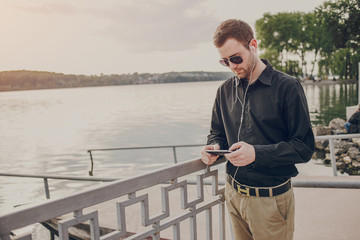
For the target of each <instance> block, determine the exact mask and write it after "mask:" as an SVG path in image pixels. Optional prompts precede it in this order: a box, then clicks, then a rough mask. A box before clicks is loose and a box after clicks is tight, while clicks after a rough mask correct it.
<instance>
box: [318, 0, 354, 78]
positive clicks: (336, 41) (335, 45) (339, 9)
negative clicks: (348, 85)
mask: <svg viewBox="0 0 360 240" xmlns="http://www.w3.org/2000/svg"><path fill="white" fill-rule="evenodd" d="M315 14H316V16H317V18H318V19H321V28H322V29H326V30H327V33H328V34H326V33H324V32H323V34H324V35H325V34H326V35H327V37H328V42H327V43H329V42H331V44H330V45H325V46H324V47H323V48H322V51H321V56H322V60H323V61H322V64H321V66H320V67H321V68H320V69H323V70H324V67H323V66H324V65H328V66H330V69H325V70H327V71H328V70H330V71H331V72H332V73H334V74H338V75H340V77H343V78H345V79H348V78H356V75H357V74H358V73H357V71H358V70H357V63H358V61H359V53H360V28H359V25H360V1H359V0H339V1H335V2H332V1H328V2H325V3H324V4H323V5H322V6H320V7H318V8H316V9H315ZM327 73H328V72H327Z"/></svg>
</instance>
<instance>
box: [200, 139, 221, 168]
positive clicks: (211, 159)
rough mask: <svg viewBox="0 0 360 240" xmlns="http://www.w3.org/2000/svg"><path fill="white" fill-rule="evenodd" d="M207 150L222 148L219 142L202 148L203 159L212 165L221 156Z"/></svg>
mask: <svg viewBox="0 0 360 240" xmlns="http://www.w3.org/2000/svg"><path fill="white" fill-rule="evenodd" d="M206 150H220V146H219V145H218V144H215V145H207V146H204V147H203V148H202V150H201V161H203V163H205V164H206V165H211V164H213V163H214V162H215V161H216V160H217V159H218V158H219V156H216V155H213V154H211V153H207V152H206Z"/></svg>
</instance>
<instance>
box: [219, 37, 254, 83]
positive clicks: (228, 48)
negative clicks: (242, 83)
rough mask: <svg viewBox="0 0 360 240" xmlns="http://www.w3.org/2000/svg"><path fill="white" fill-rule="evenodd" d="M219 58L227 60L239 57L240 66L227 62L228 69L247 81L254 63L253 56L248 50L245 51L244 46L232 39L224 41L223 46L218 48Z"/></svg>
mask: <svg viewBox="0 0 360 240" xmlns="http://www.w3.org/2000/svg"><path fill="white" fill-rule="evenodd" d="M218 51H219V54H220V58H224V59H229V58H230V57H233V56H241V58H242V59H243V62H242V63H240V64H235V63H232V62H231V61H229V60H228V62H229V68H230V69H231V71H233V72H234V73H235V74H236V75H237V76H238V77H239V78H240V79H241V78H246V79H247V80H249V77H250V73H251V70H252V66H253V63H254V56H253V54H251V52H250V50H249V49H246V48H245V47H244V45H243V44H242V43H240V42H238V41H237V40H235V39H233V38H229V39H228V40H226V42H225V43H224V45H223V46H222V47H220V48H218Z"/></svg>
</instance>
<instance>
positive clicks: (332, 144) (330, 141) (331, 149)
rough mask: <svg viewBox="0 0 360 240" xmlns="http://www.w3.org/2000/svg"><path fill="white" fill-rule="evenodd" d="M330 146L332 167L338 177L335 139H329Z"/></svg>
mask: <svg viewBox="0 0 360 240" xmlns="http://www.w3.org/2000/svg"><path fill="white" fill-rule="evenodd" d="M329 145H330V157H331V166H332V169H333V175H334V176H335V177H336V176H337V167H336V158H335V150H334V139H332V138H330V139H329Z"/></svg>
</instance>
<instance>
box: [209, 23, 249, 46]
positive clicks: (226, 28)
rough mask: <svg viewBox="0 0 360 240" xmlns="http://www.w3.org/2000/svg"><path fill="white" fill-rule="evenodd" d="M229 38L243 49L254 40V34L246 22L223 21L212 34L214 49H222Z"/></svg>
mask: <svg viewBox="0 0 360 240" xmlns="http://www.w3.org/2000/svg"><path fill="white" fill-rule="evenodd" d="M229 38H233V39H235V40H237V41H238V42H240V43H242V44H243V45H244V47H246V48H249V46H248V44H249V42H250V41H251V39H253V38H254V32H253V30H252V29H251V27H250V25H249V24H247V23H246V22H244V21H241V20H238V19H228V20H226V21H223V22H222V23H221V24H220V25H219V26H218V28H217V29H216V31H215V33H214V45H215V47H217V48H219V47H222V46H223V45H224V43H225V42H226V40H228V39H229Z"/></svg>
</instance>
